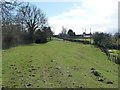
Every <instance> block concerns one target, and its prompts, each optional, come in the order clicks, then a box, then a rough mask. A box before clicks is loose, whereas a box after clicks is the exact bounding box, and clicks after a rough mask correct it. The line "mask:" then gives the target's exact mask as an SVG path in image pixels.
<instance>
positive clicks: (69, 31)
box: [68, 29, 75, 37]
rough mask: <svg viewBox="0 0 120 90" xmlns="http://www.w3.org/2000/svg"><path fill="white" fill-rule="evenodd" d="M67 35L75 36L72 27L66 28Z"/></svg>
mask: <svg viewBox="0 0 120 90" xmlns="http://www.w3.org/2000/svg"><path fill="white" fill-rule="evenodd" d="M68 35H69V37H74V36H75V32H73V30H72V29H69V30H68Z"/></svg>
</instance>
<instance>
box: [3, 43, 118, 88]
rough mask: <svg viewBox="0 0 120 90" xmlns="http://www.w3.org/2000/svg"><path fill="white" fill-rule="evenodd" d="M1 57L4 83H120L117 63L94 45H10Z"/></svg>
mask: <svg viewBox="0 0 120 90" xmlns="http://www.w3.org/2000/svg"><path fill="white" fill-rule="evenodd" d="M2 57H3V63H2V64H3V72H2V75H3V77H2V79H3V87H17V88H21V87H22V88H61V87H74V88H75V87H81V88H100V87H102V88H117V87H118V65H117V64H115V63H113V62H111V61H109V60H108V59H107V57H106V55H105V54H104V53H103V52H101V51H100V49H99V48H96V47H94V46H92V45H84V44H79V43H72V42H67V41H50V42H48V43H46V44H33V45H28V46H19V47H15V48H11V49H8V50H5V51H3V54H2Z"/></svg>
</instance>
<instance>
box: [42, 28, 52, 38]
mask: <svg viewBox="0 0 120 90" xmlns="http://www.w3.org/2000/svg"><path fill="white" fill-rule="evenodd" d="M42 30H43V31H44V32H45V34H46V37H47V38H49V40H51V37H52V36H53V32H52V30H51V28H50V27H44V28H43V29H42Z"/></svg>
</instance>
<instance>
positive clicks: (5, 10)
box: [1, 0, 53, 49]
mask: <svg viewBox="0 0 120 90" xmlns="http://www.w3.org/2000/svg"><path fill="white" fill-rule="evenodd" d="M1 7H2V8H1V11H2V12H1V15H2V48H3V49H5V48H10V47H12V46H17V45H20V44H31V43H45V42H47V41H49V40H51V36H52V35H53V32H52V30H51V27H50V26H49V25H48V23H47V17H46V15H45V13H44V12H43V11H42V10H41V9H39V8H37V7H36V6H35V5H32V4H30V3H25V2H18V1H16V0H11V1H6V0H3V1H2V3H1Z"/></svg>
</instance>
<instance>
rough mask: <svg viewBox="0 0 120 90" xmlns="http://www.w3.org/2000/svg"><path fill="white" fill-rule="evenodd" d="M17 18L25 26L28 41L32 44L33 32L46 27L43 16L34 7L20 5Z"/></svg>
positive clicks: (45, 20) (45, 19)
mask: <svg viewBox="0 0 120 90" xmlns="http://www.w3.org/2000/svg"><path fill="white" fill-rule="evenodd" d="M18 15H19V18H20V20H21V21H22V23H23V24H24V25H25V26H26V28H27V30H28V33H29V40H30V41H31V42H34V32H35V31H36V30H37V29H38V28H39V29H42V28H43V27H44V26H46V25H47V18H46V17H45V14H44V13H43V12H42V11H41V10H40V9H38V8H37V7H35V6H32V5H30V4H29V3H28V4H27V5H22V6H21V7H20V9H19V13H18Z"/></svg>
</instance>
